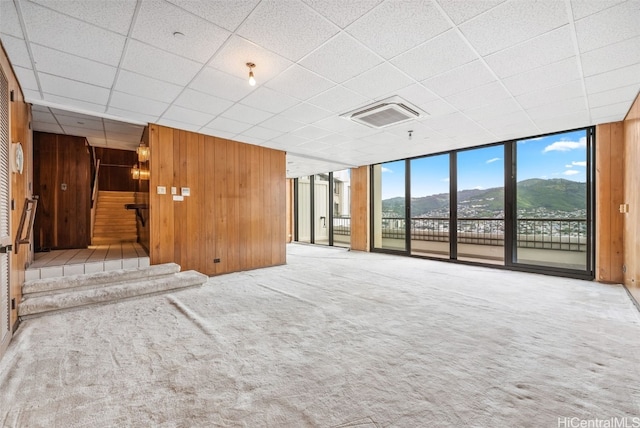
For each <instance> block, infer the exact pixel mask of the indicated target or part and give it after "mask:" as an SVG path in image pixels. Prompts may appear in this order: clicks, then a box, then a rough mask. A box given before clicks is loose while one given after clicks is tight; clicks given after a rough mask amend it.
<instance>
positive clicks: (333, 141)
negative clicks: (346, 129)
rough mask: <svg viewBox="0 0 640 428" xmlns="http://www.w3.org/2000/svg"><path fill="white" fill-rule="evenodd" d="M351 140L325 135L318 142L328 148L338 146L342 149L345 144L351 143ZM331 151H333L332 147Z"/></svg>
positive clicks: (344, 136) (342, 136)
mask: <svg viewBox="0 0 640 428" xmlns="http://www.w3.org/2000/svg"><path fill="white" fill-rule="evenodd" d="M352 140H353V138H350V137H347V136H346V135H342V134H334V133H331V134H329V135H325V136H324V137H321V138H318V141H319V142H321V143H324V144H329V145H330V146H334V147H335V146H340V147H339V148H342V147H344V145H345V144H347V143H349V142H350V141H352ZM331 149H332V150H335V149H334V148H333V147H332V148H331Z"/></svg>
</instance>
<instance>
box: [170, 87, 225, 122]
mask: <svg viewBox="0 0 640 428" xmlns="http://www.w3.org/2000/svg"><path fill="white" fill-rule="evenodd" d="M174 104H175V105H176V106H180V107H185V108H188V109H191V110H196V111H199V112H202V113H207V114H211V115H214V116H217V115H218V114H220V113H222V112H223V111H225V110H226V109H228V108H229V107H231V106H232V105H233V103H232V102H231V101H228V100H223V99H222V98H218V97H214V96H212V95H207V94H204V93H202V92H197V91H194V90H192V89H186V90H185V91H184V92H183V93H182V94H180V96H179V97H178V98H177V99H176V100H175V102H174ZM176 120H181V119H176ZM184 122H187V121H184ZM187 123H190V122H187Z"/></svg>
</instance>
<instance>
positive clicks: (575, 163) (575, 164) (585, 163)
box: [571, 161, 587, 167]
mask: <svg viewBox="0 0 640 428" xmlns="http://www.w3.org/2000/svg"><path fill="white" fill-rule="evenodd" d="M571 165H573V166H585V167H586V166H587V161H571Z"/></svg>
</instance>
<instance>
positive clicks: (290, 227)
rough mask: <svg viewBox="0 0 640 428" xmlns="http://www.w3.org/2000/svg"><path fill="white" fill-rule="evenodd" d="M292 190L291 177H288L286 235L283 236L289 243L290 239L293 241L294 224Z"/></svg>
mask: <svg viewBox="0 0 640 428" xmlns="http://www.w3.org/2000/svg"><path fill="white" fill-rule="evenodd" d="M293 191H294V185H293V179H292V178H288V179H287V208H286V209H287V230H286V233H287V236H286V238H285V242H287V243H290V242H291V241H293V226H294V224H295V223H294V221H295V220H294V219H293V201H294V195H293V193H294V192H293Z"/></svg>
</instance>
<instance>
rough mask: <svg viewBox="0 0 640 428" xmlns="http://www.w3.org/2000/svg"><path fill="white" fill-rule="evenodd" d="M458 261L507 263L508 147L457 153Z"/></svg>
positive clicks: (483, 148) (497, 146)
mask: <svg viewBox="0 0 640 428" xmlns="http://www.w3.org/2000/svg"><path fill="white" fill-rule="evenodd" d="M456 170H457V176H456V184H457V198H456V199H457V225H456V227H457V244H458V245H457V258H458V260H470V261H476V260H478V261H483V262H491V263H502V262H504V146H503V145H502V144H500V145H496V146H489V147H482V148H478V149H473V150H464V151H459V152H458V153H457V160H456Z"/></svg>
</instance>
